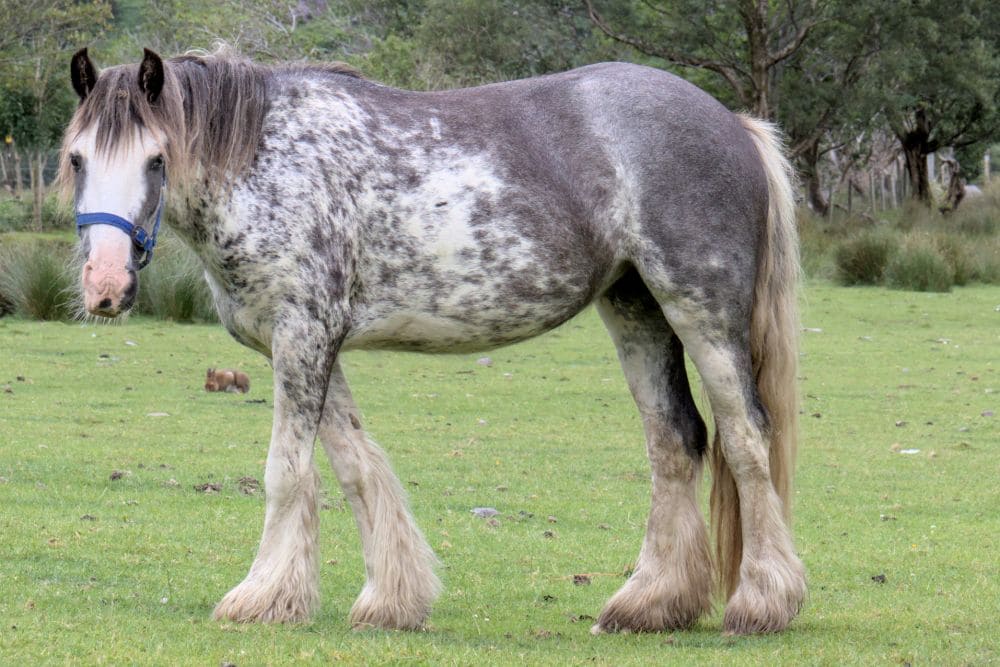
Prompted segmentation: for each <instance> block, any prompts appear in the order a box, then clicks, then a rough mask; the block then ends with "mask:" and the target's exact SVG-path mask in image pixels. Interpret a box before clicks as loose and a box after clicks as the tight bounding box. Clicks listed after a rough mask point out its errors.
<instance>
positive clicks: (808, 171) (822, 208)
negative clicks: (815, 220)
mask: <svg viewBox="0 0 1000 667" xmlns="http://www.w3.org/2000/svg"><path fill="white" fill-rule="evenodd" d="M799 169H800V171H801V173H802V178H803V180H805V183H806V197H807V198H808V201H809V208H811V209H812V210H813V211H814V212H815V213H816V215H819V216H824V217H825V216H826V214H827V213H828V212H829V209H830V202H829V201H827V199H826V198H825V197H824V196H823V182H822V179H821V178H820V175H819V138H816V139H814V140H812V141H811V142H810V143H809V145H808V146H806V147H805V149H804V150H803V151H802V152H801V153H800V154H799Z"/></svg>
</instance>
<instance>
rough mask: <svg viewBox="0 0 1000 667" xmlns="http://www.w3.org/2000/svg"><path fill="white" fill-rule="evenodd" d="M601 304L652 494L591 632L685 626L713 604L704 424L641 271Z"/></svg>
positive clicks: (675, 342)
mask: <svg viewBox="0 0 1000 667" xmlns="http://www.w3.org/2000/svg"><path fill="white" fill-rule="evenodd" d="M597 308H598V311H599V312H600V314H601V317H602V318H603V319H604V323H605V325H606V326H607V328H608V331H609V332H610V334H611V337H612V338H613V339H614V342H615V345H616V346H617V348H618V357H619V359H620V361H621V365H622V369H623V370H624V372H625V376H626V378H627V380H628V385H629V388H630V389H631V391H632V396H633V397H634V398H635V402H636V405H637V406H638V407H639V412H640V413H641V414H642V422H643V427H644V429H645V432H646V448H647V451H648V454H649V461H650V464H651V465H652V469H653V492H652V507H651V509H650V513H649V521H648V524H647V527H646V537H645V540H644V541H643V545H642V550H641V551H640V552H639V560H638V561H637V562H636V566H635V571H634V572H633V574H632V576H631V577H630V578H629V580H628V582H627V583H626V584H625V585H624V586H623V587H622V588H621V590H619V591H618V592H617V593H616V594H615V595H614V596H613V597H612V598H611V599H610V600H609V601H608V603H607V604H606V605H605V607H604V610H603V611H602V612H601V616H600V618H599V619H598V620H597V623H596V625H595V626H594V632H601V631H609V632H615V631H657V630H673V629H681V628H687V627H689V626H691V625H693V624H694V623H695V621H697V620H698V617H700V616H701V615H702V614H704V613H705V612H707V611H709V609H710V608H711V595H712V565H711V556H710V553H709V547H708V536H707V531H706V528H705V522H704V520H703V519H702V516H701V512H700V511H699V509H698V499H697V488H698V480H699V478H700V476H701V463H702V457H703V454H704V450H705V425H704V422H702V420H701V417H700V416H699V415H698V411H697V409H696V408H695V405H694V402H693V400H692V398H691V390H690V387H689V385H688V381H687V375H686V373H685V369H684V352H683V348H682V347H681V343H680V340H679V339H678V338H677V336H676V335H674V334H673V332H672V331H671V329H670V326H669V325H668V324H667V321H666V319H665V318H664V316H663V313H662V311H661V309H660V306H659V304H657V302H656V301H655V300H654V299H653V297H652V296H651V295H650V293H649V290H648V289H647V288H646V286H645V285H644V284H643V282H642V280H641V279H640V278H639V276H638V274H637V273H635V272H634V271H632V272H629V273H628V274H626V276H625V277H623V278H622V279H621V280H619V281H618V282H617V283H616V284H615V285H614V286H613V287H612V288H611V290H609V291H608V293H607V294H605V295H604V296H603V297H602V298H601V299H600V300H599V301H598V303H597Z"/></svg>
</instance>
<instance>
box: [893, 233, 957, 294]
mask: <svg viewBox="0 0 1000 667" xmlns="http://www.w3.org/2000/svg"><path fill="white" fill-rule="evenodd" d="M885 281H886V284H887V285H888V286H889V287H893V288H895V289H908V290H913V291H916V292H947V291H949V290H950V289H951V287H952V285H953V284H955V271H954V269H953V268H952V266H951V265H949V263H948V260H947V259H945V258H944V257H943V256H942V255H941V253H940V252H939V251H938V249H937V248H936V247H935V246H934V245H933V244H930V243H927V242H926V241H922V240H921V241H915V242H911V243H909V244H907V245H906V246H904V247H903V249H902V250H900V251H899V252H897V253H896V254H895V256H894V257H893V258H892V261H891V262H890V263H889V266H888V267H886V269H885Z"/></svg>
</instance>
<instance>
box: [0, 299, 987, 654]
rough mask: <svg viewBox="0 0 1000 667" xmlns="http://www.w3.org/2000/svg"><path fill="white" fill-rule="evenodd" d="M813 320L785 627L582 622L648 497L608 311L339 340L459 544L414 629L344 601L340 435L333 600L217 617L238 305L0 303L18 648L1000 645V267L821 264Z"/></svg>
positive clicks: (6, 580)
mask: <svg viewBox="0 0 1000 667" xmlns="http://www.w3.org/2000/svg"><path fill="white" fill-rule="evenodd" d="M802 324H803V327H804V328H805V331H804V333H803V348H802V350H803V356H802V368H801V376H802V377H801V383H800V386H801V392H802V396H803V405H802V410H803V415H802V435H803V438H802V445H801V448H800V453H799V465H798V475H797V484H796V488H797V491H796V503H795V518H794V531H795V538H796V544H797V547H798V551H799V554H800V556H801V557H802V559H803V561H804V562H805V565H806V567H807V569H808V572H809V586H810V593H809V598H808V600H807V602H806V606H805V607H804V609H803V612H802V614H801V616H800V617H799V618H798V619H797V620H795V621H794V622H793V623H792V625H791V627H790V628H789V629H788V630H787V631H786V632H784V633H781V634H779V635H773V636H757V637H741V638H730V637H724V636H722V635H721V634H720V623H721V618H720V617H721V611H720V609H721V604H720V605H717V612H716V614H715V615H713V616H712V617H709V618H707V619H704V620H703V621H701V622H700V623H699V624H698V625H697V626H696V627H695V628H694V629H693V630H692V631H689V632H679V633H673V634H650V635H610V636H608V635H605V636H601V637H592V636H591V635H590V634H589V632H588V631H589V628H590V625H591V624H592V623H593V617H594V616H596V615H597V613H598V612H599V611H600V609H601V606H602V604H603V603H604V601H605V600H606V599H607V598H608V597H609V596H610V595H611V594H612V593H613V592H614V591H615V590H617V588H618V587H619V586H620V585H621V583H622V580H623V577H624V576H625V574H626V573H627V571H628V569H629V567H630V565H631V564H632V563H633V562H634V559H635V558H636V556H637V554H638V550H639V546H640V544H641V540H642V536H643V533H644V531H645V521H646V515H647V512H648V504H649V467H648V464H647V461H646V456H645V452H644V447H643V438H642V433H641V428H640V424H639V418H638V414H637V412H636V409H635V406H634V404H633V402H632V399H631V397H630V396H629V395H628V391H627V388H626V385H625V381H624V379H623V377H622V374H621V372H620V370H619V368H618V363H617V360H616V359H615V356H614V348H613V346H612V344H611V342H610V340H609V339H608V337H607V335H606V333H605V332H604V330H603V327H602V325H601V323H600V321H599V320H598V318H597V316H596V314H595V313H594V311H593V310H592V309H589V310H587V311H586V312H585V313H584V314H583V315H582V316H580V317H578V318H576V319H574V320H572V321H571V322H569V323H568V324H566V325H564V326H563V327H561V328H559V329H557V330H556V331H555V332H552V333H550V334H548V335H546V336H543V337H541V338H539V339H535V340H534V341H531V342H528V343H524V344H520V345H517V346H514V347H510V348H503V349H499V350H495V351H493V352H492V353H489V355H488V356H489V357H490V360H491V365H486V364H484V363H480V362H479V358H480V357H482V356H484V355H463V356H448V357H431V356H420V355H404V354H388V353H350V354H348V355H346V356H345V360H344V364H345V372H346V374H347V376H348V379H349V380H350V381H351V383H352V386H353V390H354V394H355V397H356V398H357V400H358V403H359V405H360V407H361V409H362V412H363V415H364V419H365V425H366V427H367V428H368V429H369V431H370V432H371V433H372V435H373V436H374V437H375V438H376V439H377V440H378V441H379V443H380V444H381V445H382V446H383V447H384V448H385V449H386V451H387V452H388V453H389V455H390V456H391V458H392V461H393V464H394V466H395V469H396V471H397V473H398V474H399V477H400V479H401V480H402V481H403V483H404V485H405V486H406V489H407V491H408V493H409V496H410V500H411V504H412V507H413V510H414V514H415V516H416V518H417V520H418V522H419V524H420V526H421V528H422V529H423V531H424V532H425V534H426V535H427V537H428V539H429V541H430V543H431V545H432V546H433V548H434V549H435V551H436V553H437V555H438V557H439V559H440V561H441V568H440V575H441V577H442V579H443V581H444V584H445V590H444V593H443V594H442V596H441V598H440V599H439V601H438V603H437V604H436V606H435V609H434V612H433V614H432V615H431V620H430V625H429V628H428V631H426V632H416V633H406V632H375V631H371V632H352V631H351V630H350V629H349V625H348V623H347V611H348V609H349V607H350V605H351V603H352V602H353V600H354V598H355V596H356V595H357V592H358V590H359V588H360V586H361V585H362V583H363V580H364V574H363V565H362V561H361V551H360V545H359V540H358V537H357V533H356V529H355V526H354V521H353V519H352V517H351V513H350V510H349V509H348V508H347V507H346V506H345V503H344V500H343V496H342V495H341V494H340V492H339V490H338V489H337V488H336V484H335V482H334V480H333V475H332V473H331V472H330V470H329V467H328V466H327V465H326V462H325V459H324V458H323V457H322V453H321V452H319V451H318V452H317V462H318V463H319V464H320V466H319V469H320V473H321V476H322V477H323V480H324V485H323V488H324V494H323V497H322V503H323V504H322V508H323V511H322V512H321V541H320V548H321V556H320V559H321V563H322V565H321V586H322V607H321V609H320V612H319V613H318V614H317V615H316V617H315V619H314V620H313V621H312V622H311V623H308V624H300V625H287V626H261V625H236V624H232V623H218V622H214V621H212V620H210V614H211V611H212V608H213V606H214V605H215V603H216V602H217V601H218V600H219V599H220V598H221V596H222V595H224V594H225V593H226V591H228V590H229V588H230V587H231V586H232V585H234V584H236V583H237V582H239V581H240V579H241V578H242V577H243V576H244V574H245V573H246V569H247V567H248V566H249V564H250V563H251V561H252V560H253V556H254V553H255V550H256V548H257V544H258V540H259V538H260V529H261V522H262V520H263V497H262V493H263V492H262V490H260V489H257V488H256V481H257V480H262V478H263V464H264V458H265V456H266V451H267V444H268V439H269V436H270V430H271V415H272V401H271V375H270V369H269V367H268V366H267V364H266V362H265V361H264V360H263V358H261V357H259V356H257V355H255V354H254V353H252V352H249V351H247V350H246V349H245V348H242V347H240V346H239V345H237V344H236V343H235V342H233V341H232V340H230V338H229V337H228V335H227V334H226V333H225V331H224V330H223V329H222V328H221V327H219V326H203V325H177V324H172V323H169V322H161V321H154V320H146V319H139V318H136V319H133V320H132V321H130V322H128V323H126V324H125V325H123V326H95V325H86V326H83V325H67V324H60V323H34V322H26V321H23V320H15V319H11V318H4V319H0V662H2V663H5V664H52V663H57V664H100V663H104V664H129V663H136V664H216V665H217V664H225V663H232V664H235V665H240V666H241V667H242V666H244V665H261V664H311V663H318V664H319V663H322V664H326V663H329V662H333V661H344V662H348V663H366V664H382V663H406V664H473V663H475V664H484V665H485V664H511V663H515V662H523V663H527V664H559V665H565V664H607V665H624V664H652V663H653V661H656V662H657V663H658V664H692V663H699V664H831V665H833V664H904V663H910V664H984V663H991V662H995V661H1000V640H998V639H997V633H996V619H997V617H998V616H1000V580H998V577H997V570H998V562H1000V556H998V553H1000V512H998V511H997V508H998V507H1000V490H998V489H1000V487H998V485H997V479H998V472H1000V463H998V461H1000V437H998V436H1000V426H998V425H1000V417H998V416H997V412H998V411H1000V372H998V371H1000V355H998V351H1000V290H998V289H997V288H996V287H965V288H959V289H956V290H955V291H954V292H951V293H948V294H917V293H909V292H899V291H887V290H882V289H866V288H852V289H846V288H837V287H830V286H827V285H815V286H811V287H810V288H809V289H807V290H806V292H805V294H804V299H803V322H802ZM209 366H225V367H233V368H235V367H238V368H240V369H242V370H244V371H245V372H247V373H248V374H249V375H250V377H251V381H252V390H251V392H250V393H249V394H247V395H240V394H222V393H218V394H209V393H205V392H204V391H203V390H202V384H203V381H204V376H205V369H206V368H207V367H209ZM914 450H916V451H914ZM216 487H217V490H215V489H216ZM703 495H704V494H703ZM475 507H493V508H496V509H497V510H498V511H499V514H498V515H497V516H496V517H494V518H493V520H492V521H490V520H489V519H482V518H478V517H477V516H474V515H473V514H472V513H471V512H470V510H471V509H472V508H475ZM575 575H583V576H575Z"/></svg>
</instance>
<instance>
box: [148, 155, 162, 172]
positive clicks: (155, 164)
mask: <svg viewBox="0 0 1000 667" xmlns="http://www.w3.org/2000/svg"><path fill="white" fill-rule="evenodd" d="M161 169H163V156H162V155H157V156H156V157H154V158H151V159H150V160H149V170H150V171H160V170H161Z"/></svg>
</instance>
